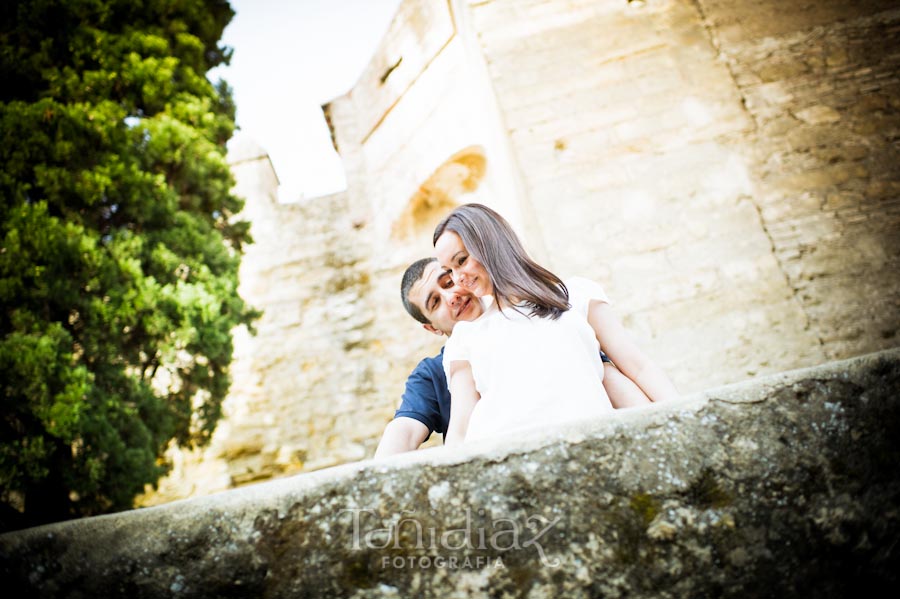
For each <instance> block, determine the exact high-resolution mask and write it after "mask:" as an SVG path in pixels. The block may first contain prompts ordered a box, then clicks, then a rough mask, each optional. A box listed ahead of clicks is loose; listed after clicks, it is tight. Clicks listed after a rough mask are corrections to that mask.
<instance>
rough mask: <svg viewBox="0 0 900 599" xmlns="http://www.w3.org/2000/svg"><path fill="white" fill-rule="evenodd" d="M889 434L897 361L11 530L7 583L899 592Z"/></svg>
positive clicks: (389, 592)
mask: <svg viewBox="0 0 900 599" xmlns="http://www.w3.org/2000/svg"><path fill="white" fill-rule="evenodd" d="M898 429H900V349H892V350H887V351H883V352H880V353H877V354H870V355H868V356H864V357H861V358H854V359H851V360H845V361H841V362H833V363H829V364H826V365H823V366H819V367H815V368H809V369H803V370H796V371H792V372H788V373H783V374H778V375H774V376H769V377H766V378H760V379H756V380H754V381H750V382H747V383H742V384H738V385H731V386H727V387H722V388H718V389H715V390H712V391H709V392H706V393H703V394H698V395H693V396H690V397H686V398H684V399H682V400H679V401H677V402H672V403H669V404H665V405H659V406H651V407H649V408H641V409H635V410H630V411H622V412H619V413H616V414H615V415H614V416H613V417H611V418H607V419H604V420H597V421H585V422H579V423H577V424H573V425H571V426H569V427H562V428H558V429H552V430H551V429H547V430H541V431H537V432H535V433H534V434H532V435H519V436H517V437H514V438H510V437H506V438H498V439H496V440H490V441H486V442H482V443H473V444H470V445H467V446H465V447H464V448H462V449H452V448H435V449H429V450H424V451H419V452H415V453H411V454H405V455H401V456H396V457H393V458H390V459H388V460H383V461H378V462H376V461H364V462H359V463H354V464H345V465H343V466H338V467H335V468H330V469H326V470H321V471H317V472H312V473H306V474H301V475H298V476H294V477H290V478H285V479H280V480H276V481H271V482H267V483H262V484H257V485H252V486H248V487H244V488H241V489H237V490H233V491H228V492H225V493H221V494H218V495H213V496H209V497H202V498H197V499H191V500H185V501H180V502H174V503H170V504H167V505H164V506H159V507H154V508H147V509H142V510H136V511H131V512H125V513H120V514H114V515H109V516H102V517H97V518H90V519H84V520H79V521H73V522H66V523H60V524H55V525H49V526H44V527H40V528H34V529H29V530H24V531H19V532H15V533H9V534H6V535H2V536H0V555H2V566H0V573H2V577H3V581H4V586H5V587H6V589H5V590H6V591H11V592H14V596H41V597H61V596H66V597H93V596H102V597H111V596H128V597H130V598H138V597H158V596H171V597H228V596H241V597H244V596H247V597H262V596H265V597H314V596H333V597H382V596H387V597H412V596H417V597H426V596H427V597H438V596H439V597H457V596H458V597H469V596H487V595H491V596H509V597H519V596H521V597H524V596H528V597H545V596H546V597H596V596H610V597H614V596H615V597H618V596H628V597H684V596H741V597H748V596H749V597H755V596H767V597H769V596H844V595H846V594H849V593H850V592H851V591H852V590H853V589H854V588H855V586H854V585H855V584H856V583H857V581H860V580H866V581H867V582H868V583H869V584H873V583H874V584H876V585H880V586H882V587H884V586H887V585H894V584H896V582H897V572H900V568H898V565H900V564H898V562H900V559H898V555H900V549H898V547H897V539H898V535H900V512H898V510H897V505H898V498H900V477H898V471H897V464H898V463H900V430H898ZM869 588H871V587H869Z"/></svg>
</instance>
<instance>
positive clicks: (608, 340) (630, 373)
mask: <svg viewBox="0 0 900 599" xmlns="http://www.w3.org/2000/svg"><path fill="white" fill-rule="evenodd" d="M588 322H589V323H590V324H591V327H593V329H594V334H595V335H596V336H597V340H598V341H599V342H600V344H601V347H602V348H603V351H604V353H606V355H607V356H609V358H610V359H611V360H612V361H613V363H614V364H615V365H616V367H617V368H618V369H619V370H620V371H622V373H624V374H625V375H626V376H627V377H628V378H630V379H631V380H632V381H634V383H635V384H636V385H637V386H638V387H640V388H641V390H642V391H643V392H644V393H645V394H646V395H647V397H649V398H650V401H666V400H669V399H675V398H676V397H678V391H677V390H676V389H675V385H673V384H672V381H671V380H670V379H669V377H668V376H667V375H666V373H665V372H663V370H662V368H660V367H659V366H658V365H657V364H656V362H654V361H653V360H651V359H650V358H649V356H647V355H646V354H645V353H644V352H642V351H641V350H640V348H639V347H638V346H637V345H636V344H635V343H634V341H632V340H631V337H630V336H629V335H628V331H626V330H625V327H623V326H622V323H621V322H620V321H619V319H618V317H617V316H616V315H615V313H614V312H613V310H612V307H610V305H609V304H607V303H606V302H602V301H599V300H591V303H590V307H589V309H588Z"/></svg>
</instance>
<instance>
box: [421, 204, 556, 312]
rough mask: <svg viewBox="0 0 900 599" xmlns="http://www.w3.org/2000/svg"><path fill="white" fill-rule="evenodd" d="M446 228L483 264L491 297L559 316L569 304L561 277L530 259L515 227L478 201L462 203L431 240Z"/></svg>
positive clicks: (443, 222)
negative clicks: (487, 276)
mask: <svg viewBox="0 0 900 599" xmlns="http://www.w3.org/2000/svg"><path fill="white" fill-rule="evenodd" d="M445 231H453V232H454V233H456V234H457V235H459V237H460V239H461V240H462V242H463V245H465V246H466V251H467V252H469V254H470V255H472V256H473V257H474V258H475V259H476V260H478V261H479V262H481V264H483V265H484V268H485V269H486V270H487V272H488V275H489V276H490V278H491V284H492V285H493V287H494V299H495V300H496V301H498V304H497V307H498V308H499V307H500V304H499V301H500V300H501V299H502V300H503V302H504V303H506V304H509V305H515V304H516V303H517V302H525V304H526V306H527V307H529V308H531V312H530V313H529V314H528V315H529V316H540V317H550V318H554V319H555V318H559V316H560V315H561V314H562V313H563V312H565V311H566V310H568V309H569V308H570V306H569V290H568V289H566V286H565V285H564V284H563V282H562V279H560V278H559V277H558V276H556V275H555V274H553V273H552V272H550V271H549V270H547V269H546V268H544V267H543V266H541V265H540V264H538V263H537V262H535V261H534V260H532V259H531V258H530V257H529V256H528V253H527V252H526V251H525V248H523V247H522V244H521V243H520V242H519V238H518V237H517V236H516V233H515V231H513V230H512V227H510V226H509V223H508V222H506V219H504V218H503V217H502V216H500V215H499V214H497V212H495V211H493V210H491V209H490V208H488V207H487V206H483V205H481V204H463V205H462V206H459V207H458V208H456V209H455V210H453V212H451V213H450V214H448V215H447V216H446V217H445V218H444V219H443V220H442V221H441V222H439V223H438V225H437V227H436V228H435V230H434V238H433V239H432V243H435V244H437V240H438V238H439V237H440V236H441V235H443V234H444V232H445Z"/></svg>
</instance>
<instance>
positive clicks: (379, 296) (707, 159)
mask: <svg viewBox="0 0 900 599" xmlns="http://www.w3.org/2000/svg"><path fill="white" fill-rule="evenodd" d="M895 4H896V3H895V2H891V1H889V0H862V1H860V2H854V3H848V2H843V1H840V0H822V1H821V2H816V3H809V2H800V1H799V0H790V1H788V2H783V1H782V2H779V1H775V0H758V1H755V2H752V3H748V2H744V1H739V0H647V1H646V2H626V1H625V0H600V1H597V0H567V1H563V0H448V2H432V1H426V0H406V1H404V2H403V3H401V5H400V8H399V10H398V13H397V16H396V18H395V19H394V21H393V23H392V25H391V26H390V28H389V30H388V32H387V34H386V35H385V38H384V40H383V42H382V44H381V46H380V47H379V49H378V50H377V52H376V53H375V55H374V56H373V58H372V61H371V62H370V64H369V66H368V67H367V69H366V71H365V72H364V73H363V75H362V76H361V78H360V80H359V82H358V83H357V85H356V86H354V88H353V89H352V90H350V91H349V92H348V93H347V94H346V95H344V96H342V97H340V98H336V99H335V100H334V101H332V102H331V103H329V104H328V105H327V106H326V107H325V112H326V115H327V117H328V119H329V121H330V124H331V127H332V134H333V138H334V141H335V145H336V147H337V149H338V151H339V152H340V154H341V156H342V158H343V161H344V166H345V168H346V171H347V181H348V189H347V191H346V192H344V193H342V194H337V195H335V196H330V197H327V198H312V199H307V200H304V201H303V202H301V203H300V204H298V205H290V206H285V205H278V204H277V203H276V202H275V199H274V198H275V195H274V193H275V191H274V190H275V185H276V184H277V183H276V179H275V176H274V173H272V172H270V171H271V166H270V165H268V161H263V162H258V163H255V166H254V165H253V164H251V163H249V162H240V161H238V162H240V163H238V162H234V160H233V163H234V167H233V169H234V172H235V176H236V178H237V181H238V190H237V191H238V193H240V194H241V195H244V196H245V197H247V198H248V204H247V208H246V210H245V215H247V216H248V217H249V218H250V219H251V220H252V221H253V235H254V237H255V238H256V240H257V244H256V245H255V246H250V247H249V248H248V255H247V259H246V260H245V264H244V267H243V269H242V273H241V281H242V290H243V292H244V293H245V295H246V297H247V298H248V300H250V301H251V303H253V304H254V305H256V306H258V307H259V308H261V309H263V310H264V311H265V316H264V317H263V318H262V320H261V321H260V323H259V329H260V334H259V335H258V336H257V337H255V338H248V337H245V336H243V334H241V333H240V332H239V335H240V337H239V339H238V341H237V344H236V352H237V353H236V355H237V360H236V362H235V364H234V366H233V371H234V377H235V384H234V388H233V391H232V393H231V395H230V397H229V399H228V400H227V402H226V414H227V417H226V419H225V420H224V421H223V423H222V424H221V425H220V431H219V432H218V433H217V434H216V437H215V439H214V442H213V445H212V447H210V448H209V449H207V450H206V451H205V452H203V453H202V454H200V453H197V454H194V455H187V456H186V455H184V454H173V455H175V458H174V459H175V461H176V469H175V471H174V472H173V474H172V476H170V477H169V478H167V479H166V480H164V481H163V483H162V488H161V491H160V493H158V494H157V496H156V498H155V499H153V498H148V499H146V502H149V503H153V502H159V501H163V500H166V499H172V498H178V497H186V496H191V495H194V494H203V493H209V492H213V491H216V490H220V489H223V488H227V487H230V486H235V485H239V484H244V483H247V482H253V481H258V480H263V479H266V478H270V477H273V476H282V475H285V474H289V473H292V472H297V471H302V470H312V469H317V468H322V467H325V466H329V465H333V464H337V463H342V462H346V461H352V460H355V459H360V458H362V457H366V456H371V455H372V453H373V452H374V449H375V446H376V444H377V442H378V439H379V437H380V434H381V431H382V430H383V427H384V425H385V424H386V423H387V422H388V420H389V419H390V418H391V416H392V414H393V411H394V409H395V408H396V406H397V403H398V401H399V398H400V395H401V393H402V391H403V383H404V381H405V379H406V376H407V375H408V374H409V372H410V371H411V370H412V368H413V367H414V366H415V365H416V363H417V362H418V361H419V360H420V359H421V358H422V357H424V356H430V355H434V354H436V353H437V352H438V350H439V349H440V346H441V344H442V341H443V338H439V337H436V336H433V335H430V334H428V333H426V332H424V331H423V330H422V329H421V327H419V326H418V325H417V324H416V323H414V322H413V321H412V320H411V319H410V318H409V316H408V315H407V314H406V313H405V312H404V311H403V308H402V307H401V305H400V302H399V294H398V288H399V281H400V276H401V274H402V272H403V270H404V269H405V267H406V265H407V264H408V263H409V262H411V261H413V260H415V259H417V258H419V257H421V256H424V255H427V254H428V253H429V252H430V251H431V232H432V230H433V227H434V224H435V223H436V222H437V220H438V219H439V218H441V217H442V216H443V215H444V214H446V212H447V211H448V210H449V209H450V207H452V206H453V205H456V204H458V203H461V202H467V201H481V202H484V203H486V204H488V205H491V206H493V207H495V208H497V209H498V210H500V211H501V212H502V213H503V214H504V215H506V216H507V217H508V218H509V220H510V221H512V223H513V224H514V226H515V227H516V228H517V230H518V231H520V233H521V234H522V236H523V237H524V240H525V243H526V245H527V246H528V248H529V250H530V251H531V252H532V253H533V254H534V255H535V256H536V257H538V259H539V260H540V261H542V262H544V263H546V264H548V265H549V266H551V268H553V269H554V270H556V271H557V272H558V273H559V274H560V275H563V276H568V275H573V274H578V275H583V276H589V277H592V278H595V279H597V280H598V281H600V282H601V283H602V284H603V285H604V286H605V287H606V288H607V291H608V293H609V295H610V296H611V297H612V298H613V300H614V302H615V309H616V310H617V312H618V313H619V314H620V316H622V317H623V320H624V321H625V323H626V325H627V326H628V327H629V329H630V330H631V331H632V333H633V334H634V336H635V337H636V338H637V340H638V342H639V343H640V345H641V346H642V347H643V348H645V349H646V350H647V351H648V352H649V353H650V354H651V355H653V356H654V357H656V358H657V360H658V361H659V362H660V363H661V364H662V365H663V366H664V367H665V368H666V369H667V370H668V371H669V372H670V373H671V374H672V376H673V378H674V379H675V380H676V383H677V384H678V386H679V388H680V389H681V390H682V391H684V392H691V391H698V390H702V389H706V388H709V387H711V386H714V385H717V384H722V383H731V382H735V381H740V380H743V379H746V378H748V377H752V376H756V375H758V374H765V373H772V372H777V371H782V370H785V369H789V368H796V367H802V366H809V365H812V364H816V363H820V362H823V361H825V360H828V359H836V358H845V357H849V356H853V355H859V354H861V353H865V352H869V351H875V350H879V349H882V348H885V347H890V346H893V345H896V338H897V337H896V335H897V327H898V324H900V322H898V321H900V309H898V308H900V274H898V273H900V268H898V260H900V235H898V231H900V227H898V225H900V222H898V221H900V219H898V214H900V208H898V206H900V204H898V197H900V193H898V192H900V170H898V169H897V164H898V163H900V161H898V158H900V156H898V145H897V140H898V139H900V136H898V124H900V116H898V114H900V112H898V108H900V104H898V100H897V98H898V97H900V93H898V91H900V90H898V79H897V75H896V74H897V73H898V72H900V68H898V67H900V65H898V62H900V54H898V53H897V51H896V48H897V47H900V44H898V41H900V40H898V39H897V38H898V35H900V33H898V32H900V14H898V9H897V8H896V7H895V6H894V5H895ZM260 152H262V151H261V150H260ZM262 154H264V152H262ZM266 169H268V170H266ZM439 443H440V441H439V438H438V436H435V437H434V438H433V439H432V441H431V444H439ZM188 463H191V464H194V465H193V466H191V467H188Z"/></svg>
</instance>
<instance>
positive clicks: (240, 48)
mask: <svg viewBox="0 0 900 599" xmlns="http://www.w3.org/2000/svg"><path fill="white" fill-rule="evenodd" d="M399 4H400V0H231V6H232V8H233V9H234V10H235V12H236V13H237V14H236V15H235V17H234V18H233V19H232V21H231V24H230V25H229V26H228V27H227V28H226V29H225V33H224V35H223V37H222V42H223V43H224V44H225V45H228V46H231V47H232V48H234V55H233V56H232V59H231V64H230V65H229V66H228V67H226V68H221V69H216V70H214V71H211V72H210V75H209V78H210V80H212V81H215V80H216V79H218V78H222V79H225V80H226V81H227V82H228V83H229V85H231V87H232V88H233V89H234V100H235V103H236V105H237V123H238V126H239V127H240V129H241V130H242V131H244V132H245V133H247V134H248V135H250V136H251V137H252V138H253V139H254V140H255V141H256V142H257V143H258V144H259V145H261V146H262V147H263V148H264V149H265V150H266V151H267V152H268V153H269V158H271V160H272V164H273V165H274V166H275V171H276V172H277V173H278V178H279V180H280V181H281V188H280V189H279V199H280V201H282V202H290V201H296V200H298V199H300V198H301V197H314V196H319V195H324V194H327V193H332V192H334V191H339V190H341V189H344V187H345V179H344V173H343V168H342V166H341V163H340V159H339V158H338V156H337V154H336V153H335V152H334V149H333V148H332V146H331V139H330V136H329V133H328V127H327V126H326V125H325V119H324V117H323V116H322V110H321V105H322V104H324V103H326V102H328V101H329V100H331V99H333V98H335V97H337V96H340V95H343V94H344V93H346V92H347V91H349V90H350V88H351V87H353V85H354V84H355V83H356V81H357V80H358V79H359V76H360V75H361V74H362V71H363V69H364V68H365V66H366V65H367V64H368V63H369V60H370V59H371V57H372V54H373V53H374V52H375V49H376V47H377V46H378V43H379V42H380V41H381V38H382V37H383V36H384V34H385V32H386V31H387V27H388V25H389V24H390V21H391V18H392V17H393V15H394V13H395V12H396V10H397V7H398V6H399Z"/></svg>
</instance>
